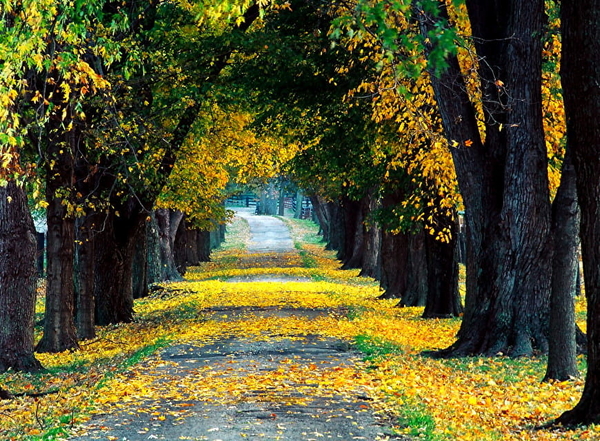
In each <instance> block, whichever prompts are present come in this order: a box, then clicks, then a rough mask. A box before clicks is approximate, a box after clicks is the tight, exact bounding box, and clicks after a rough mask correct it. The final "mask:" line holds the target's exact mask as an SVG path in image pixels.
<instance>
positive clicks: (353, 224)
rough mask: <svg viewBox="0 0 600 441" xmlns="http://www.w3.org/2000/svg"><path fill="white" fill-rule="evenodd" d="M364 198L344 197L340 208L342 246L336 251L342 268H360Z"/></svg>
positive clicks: (363, 233)
mask: <svg viewBox="0 0 600 441" xmlns="http://www.w3.org/2000/svg"><path fill="white" fill-rule="evenodd" d="M366 204H368V201H367V200H366V198H362V199H361V200H359V201H353V200H350V199H349V198H344V199H343V201H342V210H343V216H344V248H343V253H338V258H339V259H340V260H341V261H342V264H343V265H342V269H354V268H361V267H362V262H363V256H364V249H365V225H364V212H365V210H364V205H366Z"/></svg>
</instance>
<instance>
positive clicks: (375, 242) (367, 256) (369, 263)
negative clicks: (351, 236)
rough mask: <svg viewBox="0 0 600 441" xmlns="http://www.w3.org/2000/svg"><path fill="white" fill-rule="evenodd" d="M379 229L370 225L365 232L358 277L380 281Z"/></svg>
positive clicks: (380, 234)
mask: <svg viewBox="0 0 600 441" xmlns="http://www.w3.org/2000/svg"><path fill="white" fill-rule="evenodd" d="M381 236H382V232H381V227H379V226H378V225H376V224H375V223H373V224H370V225H369V226H368V227H367V229H366V231H365V241H364V242H365V250H364V258H363V263H362V269H361V270H360V274H359V276H360V277H372V278H373V279H375V280H380V279H381Z"/></svg>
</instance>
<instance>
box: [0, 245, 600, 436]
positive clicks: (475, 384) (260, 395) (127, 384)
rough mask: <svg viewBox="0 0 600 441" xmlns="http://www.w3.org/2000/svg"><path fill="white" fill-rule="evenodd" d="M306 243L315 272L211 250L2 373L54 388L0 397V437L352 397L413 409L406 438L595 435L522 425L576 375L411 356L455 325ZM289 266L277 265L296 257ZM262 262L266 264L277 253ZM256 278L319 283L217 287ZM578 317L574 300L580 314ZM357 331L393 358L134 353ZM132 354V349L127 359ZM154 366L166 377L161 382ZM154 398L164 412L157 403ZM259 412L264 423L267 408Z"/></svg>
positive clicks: (594, 430) (569, 388)
mask: <svg viewBox="0 0 600 441" xmlns="http://www.w3.org/2000/svg"><path fill="white" fill-rule="evenodd" d="M306 249H308V250H309V252H310V253H312V254H313V255H314V256H315V261H316V262H318V267H317V268H302V267H299V266H298V267H286V266H283V267H267V268H265V267H263V268H248V269H244V268H241V269H240V268H233V267H232V266H231V262H234V261H241V260H243V258H244V256H243V255H237V256H238V257H239V259H232V257H233V256H236V252H235V250H224V251H223V252H221V253H217V254H216V255H215V257H214V259H213V262H211V263H207V264H205V265H204V266H202V267H199V268H194V269H192V270H191V271H190V272H189V273H188V275H187V277H188V281H187V282H182V283H174V284H170V285H168V286H167V291H166V293H165V292H163V293H161V294H160V295H155V296H153V297H150V298H146V299H141V300H138V301H137V302H136V306H135V308H136V313H137V316H136V317H137V318H136V322H135V323H129V324H124V325H118V326H109V327H104V328H102V329H100V330H99V334H98V335H99V336H98V338H97V339H96V340H94V341H91V342H87V343H86V344H84V345H82V349H81V350H80V351H77V352H65V353H61V354H40V355H39V357H40V359H41V360H42V362H43V364H44V365H45V366H46V367H48V368H49V369H50V372H48V373H45V374H37V375H32V374H20V373H14V372H11V373H7V374H3V375H2V376H1V377H0V380H1V381H2V382H3V384H4V385H6V387H8V388H10V389H11V390H13V391H15V392H18V391H21V390H23V391H25V390H39V389H40V388H41V387H43V388H45V389H51V388H57V389H59V393H58V394H55V395H52V396H43V397H39V398H36V399H35V400H34V399H33V398H31V397H19V398H17V399H15V400H11V401H3V402H0V415H2V417H1V418H0V437H1V438H2V439H7V440H25V439H42V437H43V436H44V434H45V433H48V432H49V431H50V430H55V429H57V428H58V429H62V430H64V429H67V428H70V427H81V424H82V423H83V422H85V421H86V420H87V419H88V418H89V417H90V415H91V414H94V413H107V412H110V411H112V410H113V409H127V410H128V411H131V409H137V412H139V413H147V414H148V418H149V421H150V422H151V423H154V424H161V423H165V422H169V421H170V420H173V421H177V420H178V419H181V418H185V417H186V415H187V412H189V410H191V409H193V408H194V406H196V404H195V403H199V402H214V403H225V404H231V405H234V404H236V403H240V402H249V401H254V402H270V403H273V402H277V403H279V404H281V405H284V406H285V405H290V406H292V405H293V406H302V405H306V404H307V403H308V402H309V398H307V397H322V398H324V399H331V400H336V399H339V397H351V398H352V399H355V397H357V396H365V397H368V398H369V405H368V406H367V405H366V404H362V405H360V407H359V409H360V410H361V411H364V412H371V411H376V412H379V413H381V414H385V415H393V416H394V419H392V421H394V420H395V419H396V418H400V417H402V416H403V415H409V414H411V413H412V414H415V413H416V409H418V410H419V412H420V413H421V414H422V416H423V418H425V417H426V418H428V419H429V420H430V421H431V425H426V424H424V423H423V422H420V423H416V422H415V423H410V424H412V425H410V424H409V427H403V426H398V427H397V430H398V431H399V432H405V433H408V434H411V435H415V434H416V435H419V434H421V435H422V436H425V437H427V436H430V437H437V439H451V440H477V441H480V440H536V441H546V440H568V439H589V440H593V439H600V428H599V427H597V426H591V427H588V428H582V429H578V430H573V431H548V430H534V428H535V427H536V426H538V425H541V424H544V423H546V422H548V421H549V420H551V419H552V418H554V417H557V416H558V415H560V413H561V412H563V411H565V410H567V409H569V408H572V407H573V406H574V404H575V403H576V402H577V400H578V397H579V394H580V392H581V390H582V387H583V381H582V380H577V381H572V382H561V383H540V380H541V378H542V377H543V373H544V367H545V364H544V363H545V361H544V359H543V358H541V359H519V360H510V359H506V358H468V359H458V360H434V359H430V358H426V357H423V356H421V355H420V353H421V351H423V350H435V349H439V348H444V347H447V346H449V345H450V344H451V343H452V342H453V341H454V338H455V334H456V332H457V330H458V328H459V325H460V321H459V319H452V320H424V319H421V318H420V315H421V313H422V308H396V307H394V304H395V302H394V301H382V300H376V297H377V296H378V295H379V294H380V292H379V289H378V287H377V286H376V284H375V283H372V282H369V281H366V280H365V279H357V277H356V276H357V273H356V272H347V271H341V270H339V269H337V267H338V265H339V264H338V263H337V262H336V261H335V260H333V259H332V258H331V254H330V253H327V252H325V251H322V250H321V249H320V247H319V246H317V245H315V246H314V247H313V246H307V248H306ZM295 259H296V257H293V256H290V257H289V258H288V257H285V259H284V260H285V262H287V263H289V264H292V263H294V264H295V263H298V262H299V260H295ZM266 261H267V262H270V264H274V262H275V263H276V262H277V259H267V260H266ZM286 265H287V264H286ZM265 274H268V275H277V274H285V275H292V276H297V277H300V276H302V277H313V279H314V278H318V279H320V280H322V281H318V282H314V281H313V282H287V283H276V282H253V283H246V282H238V283H228V282H226V281H225V279H227V278H229V277H233V276H236V277H237V276H242V277H245V276H253V275H265ZM315 276H318V277H315ZM221 279H222V280H221ZM582 310H583V309H582V305H581V301H580V302H579V303H578V311H579V313H580V315H581V311H582ZM294 311H304V313H302V314H300V313H294ZM306 311H312V315H310V316H308V315H307V314H306ZM580 319H581V317H580ZM359 335H363V336H365V335H366V336H368V337H370V338H371V339H373V341H385V342H388V343H390V344H393V345H395V346H397V347H399V348H401V349H402V350H401V351H396V352H393V353H390V354H388V355H385V356H381V357H379V358H377V359H375V360H370V361H369V362H368V363H362V362H361V361H360V360H353V362H352V363H348V362H343V363H342V362H338V361H336V360H335V359H331V360H328V362H316V361H311V360H307V359H302V358H297V357H288V358H281V359H278V360H277V361H273V362H272V363H270V364H268V365H264V364H261V363H259V362H258V361H256V360H239V359H236V357H235V356H234V355H232V356H229V357H224V359H223V361H222V362H220V364H216V365H207V364H205V363H203V361H202V359H194V358H193V357H191V358H187V359H185V358H183V359H182V360H184V361H182V360H180V361H176V360H175V359H173V360H164V359H162V358H159V357H153V356H150V357H148V355H150V354H151V353H152V348H157V349H158V348H161V347H164V346H166V345H167V344H171V345H174V344H175V342H176V344H177V345H180V346H181V349H180V351H181V354H182V355H185V354H186V353H193V352H194V351H195V350H196V349H195V348H197V347H202V345H211V344H216V343H218V342H220V341H223V340H225V339H227V338H230V337H232V336H235V337H236V338H240V336H243V341H246V342H248V344H256V342H275V341H278V340H283V339H302V338H305V337H306V336H311V338H315V339H332V338H335V339H339V340H341V341H345V342H347V344H351V343H352V342H353V341H354V339H355V338H356V337H357V336H359ZM186 345H187V346H186ZM147 348H150V349H147ZM144 351H146V352H144ZM136 354H142V355H140V356H139V362H136V360H138V358H136V357H137V356H136ZM144 354H146V355H144ZM166 371H168V372H172V374H171V375H170V376H168V377H165V376H163V375H162V374H161V373H163V372H166ZM183 371H185V375H183V374H182V372H183ZM159 402H167V403H170V405H169V406H167V407H165V406H159V405H157V403H159ZM347 416H348V417H352V416H351V415H347ZM265 418H266V420H277V419H278V417H277V414H275V413H274V414H273V415H269V414H265ZM413 420H415V419H414V418H413ZM413 420H411V421H413ZM429 420H428V421H429ZM406 421H409V419H406ZM415 421H416V420H415ZM407 424H408V423H407ZM428 424H429V423H428ZM209 429H210V428H209ZM215 429H216V428H215ZM78 430H81V429H78ZM215 431H216V430H215ZM65 433H66V432H65ZM309 435H310V436H314V437H316V436H317V434H315V433H313V434H307V436H309ZM65 436H66V435H65ZM240 436H242V437H245V436H244V435H240ZM54 439H60V436H57V437H55V438H54ZM182 439H185V438H182Z"/></svg>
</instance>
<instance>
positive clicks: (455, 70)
mask: <svg viewBox="0 0 600 441" xmlns="http://www.w3.org/2000/svg"><path fill="white" fill-rule="evenodd" d="M466 3H467V10H468V14H469V18H470V24H471V27H472V35H473V37H474V38H473V46H474V49H475V50H476V53H477V56H478V59H479V60H481V61H480V62H479V68H478V75H479V79H480V82H481V97H482V104H483V123H484V124H485V138H483V137H482V136H481V134H480V131H479V124H480V122H479V121H478V116H477V114H478V112H477V108H476V107H475V105H474V103H473V101H472V100H471V97H470V96H469V95H468V94H467V91H468V90H469V87H468V86H467V84H466V82H465V77H464V75H463V72H462V71H461V68H460V65H459V61H458V59H457V57H456V56H455V55H452V54H450V53H449V54H447V58H446V63H447V64H446V66H444V67H443V68H442V69H439V70H436V68H434V67H433V66H434V65H433V64H432V65H430V66H431V67H430V76H431V81H432V85H433V88H434V91H435V97H436V102H437V104H438V107H439V111H440V113H441V116H442V121H443V126H444V131H445V134H446V137H447V139H448V140H449V142H450V143H451V144H453V145H454V147H453V148H452V149H451V151H452V155H453V159H454V164H455V167H456V172H457V176H458V182H459V186H460V190H461V194H462V196H463V200H464V204H465V220H466V224H467V298H466V305H465V312H464V317H463V322H462V325H461V329H460V331H459V334H458V340H457V342H456V343H455V344H453V345H452V346H451V347H450V348H448V349H446V350H445V351H442V353H441V355H446V356H449V355H452V356H456V355H458V356H461V355H473V354H485V355H496V354H499V353H501V354H508V355H511V356H522V355H531V354H532V353H533V351H534V349H538V350H541V351H544V352H545V351H546V350H547V323H548V321H547V320H548V300H549V299H548V293H549V292H550V274H551V269H550V255H551V253H550V250H551V248H550V242H549V232H550V202H549V201H550V195H549V193H548V177H547V153H546V146H545V140H544V131H543V126H542V108H541V102H542V99H541V38H540V36H541V35H542V32H543V24H544V2H543V1H540V0H536V1H533V2H528V3H527V4H524V3H520V2H516V1H511V2H492V4H490V3H489V2H482V1H478V0H472V1H467V2H466ZM415 7H416V14H417V18H418V20H419V23H420V26H421V32H422V34H423V36H431V37H432V38H431V39H430V40H429V45H428V46H427V51H428V53H429V54H430V56H431V55H432V54H435V50H436V49H437V50H439V47H434V43H435V42H436V41H437V42H439V41H440V37H439V34H437V32H439V29H440V25H441V24H442V23H444V20H448V14H447V13H446V10H445V8H444V7H440V9H439V10H436V11H432V10H431V8H432V7H431V4H426V3H420V2H416V3H415ZM440 20H441V21H440ZM446 22H447V21H446ZM442 27H443V24H442ZM436 36H437V38H433V37H436Z"/></svg>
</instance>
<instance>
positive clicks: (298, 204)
mask: <svg viewBox="0 0 600 441" xmlns="http://www.w3.org/2000/svg"><path fill="white" fill-rule="evenodd" d="M303 200H304V195H303V194H302V191H301V190H300V189H298V190H297V191H296V211H295V212H294V219H301V218H302V201H303ZM313 207H314V208H315V210H316V207H315V205H314V204H313ZM319 223H320V222H319Z"/></svg>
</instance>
